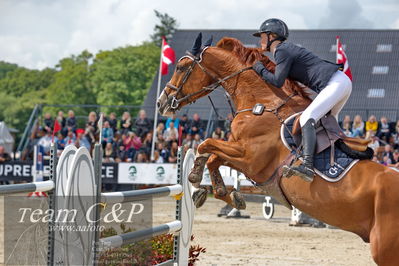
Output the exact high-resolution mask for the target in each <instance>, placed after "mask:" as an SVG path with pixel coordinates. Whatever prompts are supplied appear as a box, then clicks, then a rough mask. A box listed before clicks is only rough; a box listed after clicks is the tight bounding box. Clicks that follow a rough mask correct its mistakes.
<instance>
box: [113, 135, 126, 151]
mask: <svg viewBox="0 0 399 266" xmlns="http://www.w3.org/2000/svg"><path fill="white" fill-rule="evenodd" d="M112 145H114V150H115V151H117V150H118V149H119V146H121V145H123V141H122V135H121V133H120V132H119V131H115V132H114V138H113V140H112Z"/></svg>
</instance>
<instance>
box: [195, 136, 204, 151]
mask: <svg viewBox="0 0 399 266" xmlns="http://www.w3.org/2000/svg"><path fill="white" fill-rule="evenodd" d="M202 142H203V140H202V139H201V136H200V134H195V136H194V140H193V149H194V150H195V152H197V148H198V145H200V144H201V143H202Z"/></svg>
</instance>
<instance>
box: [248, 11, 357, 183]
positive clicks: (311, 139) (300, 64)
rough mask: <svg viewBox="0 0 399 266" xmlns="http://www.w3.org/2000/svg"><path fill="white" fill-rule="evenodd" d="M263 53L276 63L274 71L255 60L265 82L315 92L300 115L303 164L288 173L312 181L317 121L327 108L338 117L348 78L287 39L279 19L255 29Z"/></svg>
mask: <svg viewBox="0 0 399 266" xmlns="http://www.w3.org/2000/svg"><path fill="white" fill-rule="evenodd" d="M253 35H254V36H256V37H260V38H261V40H260V44H261V47H262V50H263V51H264V52H271V53H272V54H273V56H274V59H275V62H276V69H275V72H274V73H271V72H270V71H268V70H267V69H266V68H265V67H264V65H263V63H262V62H260V61H258V62H256V63H255V65H254V66H253V69H254V70H255V71H256V72H257V73H258V74H259V75H260V76H261V77H262V79H264V80H265V81H266V82H268V83H271V84H272V85H274V86H275V87H278V88H281V87H282V86H283V84H284V81H285V79H286V78H291V79H293V80H296V81H299V82H301V83H302V84H304V85H306V86H307V87H309V88H310V89H311V90H313V91H314V92H316V93H318V95H317V97H316V98H315V99H314V100H313V101H312V103H311V104H310V105H309V106H308V107H307V108H306V109H305V111H304V112H303V113H302V115H301V118H300V124H301V128H302V146H303V163H302V164H301V165H299V166H292V167H290V172H293V174H294V175H298V176H300V177H301V178H303V179H304V180H305V181H308V182H311V181H313V177H314V170H313V156H314V152H315V147H316V130H315V124H316V122H317V121H318V120H319V119H320V118H322V117H323V116H324V115H326V114H327V113H328V112H329V111H331V114H332V115H334V116H335V118H336V119H337V118H338V113H339V112H340V111H341V109H342V108H343V106H344V105H345V103H346V101H347V100H348V98H349V96H350V94H351V91H352V82H351V80H350V79H349V78H348V77H347V76H346V75H345V74H344V73H343V72H341V71H339V70H338V69H339V66H338V65H336V64H334V63H331V62H328V61H325V60H322V59H320V58H319V57H317V56H316V55H315V54H313V53H312V52H310V51H309V50H307V49H305V48H303V47H300V46H298V45H295V44H293V43H289V42H286V41H285V40H286V39H287V38H288V27H287V25H286V24H285V23H284V22H283V21H282V20H280V19H276V18H271V19H268V20H266V21H264V22H263V23H262V25H261V26H260V29H259V31H258V32H256V33H254V34H253Z"/></svg>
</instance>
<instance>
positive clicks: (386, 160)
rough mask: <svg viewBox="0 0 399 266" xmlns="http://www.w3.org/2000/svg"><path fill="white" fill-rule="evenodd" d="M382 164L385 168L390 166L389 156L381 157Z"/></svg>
mask: <svg viewBox="0 0 399 266" xmlns="http://www.w3.org/2000/svg"><path fill="white" fill-rule="evenodd" d="M382 164H383V165H385V166H389V165H390V164H392V161H391V159H389V156H387V155H385V156H383V157H382Z"/></svg>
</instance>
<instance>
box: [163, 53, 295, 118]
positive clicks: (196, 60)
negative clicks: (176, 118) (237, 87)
mask: <svg viewBox="0 0 399 266" xmlns="http://www.w3.org/2000/svg"><path fill="white" fill-rule="evenodd" d="M206 49H208V47H204V49H202V51H201V53H200V54H199V56H195V55H193V54H192V53H190V52H188V51H187V52H186V55H185V56H183V57H182V58H180V59H179V62H180V61H181V60H183V58H189V59H190V60H192V63H191V65H190V66H189V67H188V69H187V70H186V71H185V73H184V76H183V80H182V82H181V84H180V85H179V86H178V87H177V86H175V85H173V84H171V83H169V82H168V83H167V84H166V87H168V88H170V89H172V90H174V91H176V93H175V94H174V95H173V96H171V95H169V94H168V93H167V92H166V91H164V93H165V95H166V101H167V102H168V103H169V106H170V108H171V109H172V110H173V111H176V110H179V108H180V103H182V102H183V101H185V100H188V99H190V98H191V97H193V96H195V95H197V94H200V93H203V92H208V91H210V92H212V91H214V90H215V89H217V88H218V87H219V86H220V85H222V83H224V82H225V81H226V80H228V79H230V78H232V77H235V76H237V75H239V74H241V73H242V72H244V71H247V70H250V69H252V66H250V67H245V68H242V69H241V70H239V71H236V72H234V73H232V74H230V75H228V76H226V77H224V78H219V77H217V76H215V75H213V74H212V73H210V72H209V71H208V70H207V69H206V68H205V67H204V66H203V65H201V61H202V56H203V53H204V52H205V50H206ZM195 65H198V67H199V68H200V69H201V70H202V72H204V73H205V74H207V75H208V76H210V77H211V78H212V79H213V80H215V82H214V83H212V84H210V85H208V86H205V87H202V89H200V90H198V91H196V92H193V93H190V94H188V95H183V97H182V98H179V99H177V98H176V96H178V94H179V93H181V92H182V89H183V86H184V84H185V83H186V81H187V80H188V78H189V77H190V74H191V73H192V72H193V69H194V67H195ZM296 95H298V93H297V92H293V93H292V94H291V95H289V96H288V97H287V98H286V99H284V100H283V101H282V102H281V103H280V104H279V105H278V106H277V107H274V108H265V109H264V111H265V112H269V113H272V114H274V115H275V116H276V117H277V119H278V120H279V121H280V123H281V124H283V123H284V119H283V118H282V117H281V116H280V114H279V109H280V108H281V107H283V106H284V105H285V104H287V102H288V101H290V100H291V99H292V98H293V97H295V96H296ZM193 101H194V100H191V101H189V103H192V102H193ZM228 101H229V99H228ZM211 104H212V107H213V108H215V107H214V106H213V102H212V101H211ZM229 104H230V107H231V109H233V108H232V106H231V103H230V102H229ZM232 111H233V110H232ZM247 111H252V108H247V109H243V110H238V111H236V112H235V113H233V116H234V117H235V116H236V115H237V114H240V113H243V112H247Z"/></svg>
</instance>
